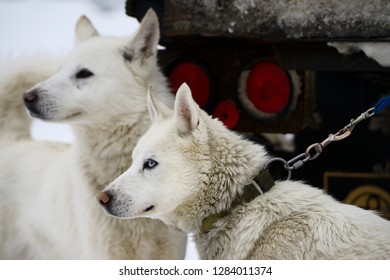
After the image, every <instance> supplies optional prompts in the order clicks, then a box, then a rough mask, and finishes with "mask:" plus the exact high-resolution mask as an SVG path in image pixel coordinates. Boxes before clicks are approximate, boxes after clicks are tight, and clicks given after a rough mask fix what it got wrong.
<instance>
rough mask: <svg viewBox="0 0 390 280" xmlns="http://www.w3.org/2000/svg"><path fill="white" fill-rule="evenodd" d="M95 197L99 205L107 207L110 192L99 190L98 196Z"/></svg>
mask: <svg viewBox="0 0 390 280" xmlns="http://www.w3.org/2000/svg"><path fill="white" fill-rule="evenodd" d="M97 199H98V201H99V203H100V205H101V206H103V207H104V208H106V207H108V206H109V204H110V201H111V194H110V193H109V192H101V193H100V194H99V195H98V196H97Z"/></svg>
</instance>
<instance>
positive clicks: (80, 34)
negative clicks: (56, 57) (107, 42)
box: [75, 15, 99, 44]
mask: <svg viewBox="0 0 390 280" xmlns="http://www.w3.org/2000/svg"><path fill="white" fill-rule="evenodd" d="M95 36H99V32H97V30H96V28H95V27H94V26H93V24H92V22H91V21H90V20H89V18H87V16H85V15H82V16H81V17H80V18H79V19H78V21H77V23H76V32H75V42H76V44H79V43H81V42H84V41H86V40H88V39H90V38H92V37H95Z"/></svg>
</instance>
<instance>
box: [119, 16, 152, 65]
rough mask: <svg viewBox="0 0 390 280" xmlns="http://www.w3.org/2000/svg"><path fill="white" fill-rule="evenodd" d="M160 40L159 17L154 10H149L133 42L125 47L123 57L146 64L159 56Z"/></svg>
mask: <svg viewBox="0 0 390 280" xmlns="http://www.w3.org/2000/svg"><path fill="white" fill-rule="evenodd" d="M159 39H160V27H159V23H158V17H157V15H156V13H155V11H154V10H153V9H149V10H148V11H147V13H146V15H145V16H144V18H143V19H142V21H141V23H140V25H139V27H138V31H137V33H136V34H135V36H134V38H133V40H131V41H130V42H129V43H128V45H127V46H126V47H125V50H124V54H123V56H124V57H125V59H127V60H129V61H132V60H136V59H140V60H141V63H142V64H143V63H145V61H147V60H148V59H150V58H155V57H156V56H157V45H158V41H159Z"/></svg>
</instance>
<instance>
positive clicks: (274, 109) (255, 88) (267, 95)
mask: <svg viewBox="0 0 390 280" xmlns="http://www.w3.org/2000/svg"><path fill="white" fill-rule="evenodd" d="M293 91H294V90H293V89H292V85H291V81H290V76H289V73H288V72H286V71H285V70H284V69H283V68H281V67H280V66H279V65H277V64H276V63H273V62H269V61H263V62H259V63H256V64H254V65H253V66H252V67H251V68H250V69H249V70H245V71H243V73H242V74H241V77H240V88H239V98H240V101H241V103H242V104H243V106H244V107H245V108H246V109H247V111H248V112H249V113H250V114H251V115H252V116H254V117H258V118H261V119H269V120H272V121H275V120H276V119H278V118H280V117H281V116H283V115H285V114H286V111H289V105H290V104H291V101H292V97H293V94H294V92H293Z"/></svg>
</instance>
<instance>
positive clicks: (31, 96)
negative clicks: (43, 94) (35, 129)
mask: <svg viewBox="0 0 390 280" xmlns="http://www.w3.org/2000/svg"><path fill="white" fill-rule="evenodd" d="M39 92H40V91H39V90H38V89H32V90H29V91H27V92H25V93H24V94H23V101H24V105H25V106H26V107H27V109H28V110H29V111H30V112H31V114H33V115H40V112H39V110H38V106H37V104H38V100H39Z"/></svg>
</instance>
